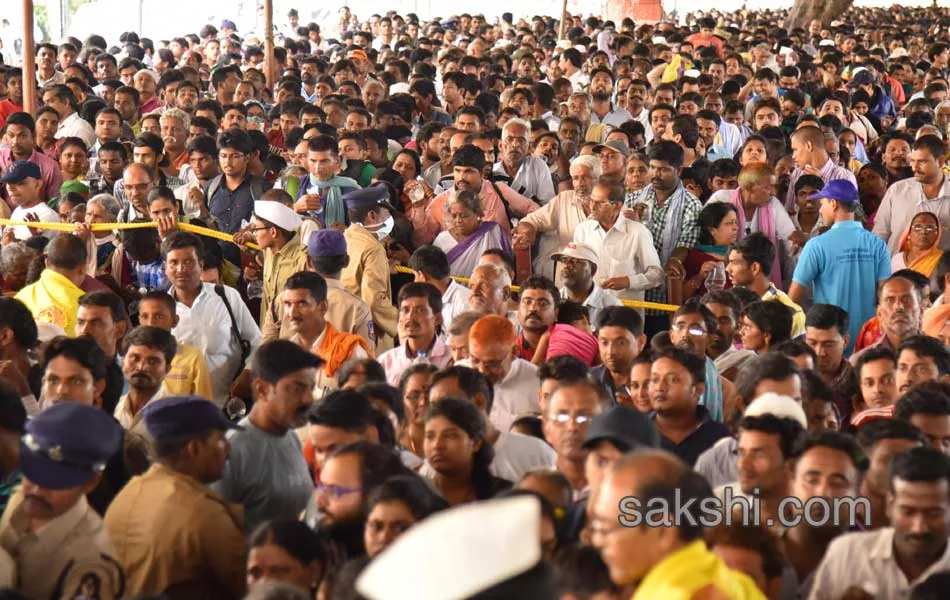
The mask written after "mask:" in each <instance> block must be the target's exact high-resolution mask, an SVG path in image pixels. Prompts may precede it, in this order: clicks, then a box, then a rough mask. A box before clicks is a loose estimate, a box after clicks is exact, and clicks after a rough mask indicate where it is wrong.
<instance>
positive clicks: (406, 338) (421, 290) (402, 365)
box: [379, 282, 452, 387]
mask: <svg viewBox="0 0 950 600" xmlns="http://www.w3.org/2000/svg"><path fill="white" fill-rule="evenodd" d="M398 302H399V321H398V323H397V328H398V330H399V339H400V341H402V344H400V345H399V346H397V347H395V348H393V349H391V350H387V351H386V352H384V353H383V354H381V355H380V356H379V364H381V365H383V368H384V369H385V370H386V380H387V381H389V383H390V385H394V386H397V387H398V386H399V380H400V379H401V378H402V373H403V371H405V370H406V369H407V368H408V367H409V366H410V365H412V364H413V363H416V362H428V363H432V364H433V365H435V366H437V367H438V368H440V369H442V368H445V367H447V366H449V364H450V363H451V362H452V353H451V351H450V350H449V347H448V345H447V344H446V343H445V340H444V339H443V337H442V335H441V332H442V293H441V292H439V290H438V288H436V287H435V286H434V285H432V284H429V283H420V282H412V283H408V284H406V285H404V286H403V287H402V289H400V290H399V298H398Z"/></svg>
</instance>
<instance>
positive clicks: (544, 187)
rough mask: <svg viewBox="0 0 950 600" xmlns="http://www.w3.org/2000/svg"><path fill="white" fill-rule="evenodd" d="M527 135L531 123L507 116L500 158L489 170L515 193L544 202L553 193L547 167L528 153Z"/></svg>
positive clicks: (529, 134) (502, 132)
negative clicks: (504, 181) (506, 182)
mask: <svg viewBox="0 0 950 600" xmlns="http://www.w3.org/2000/svg"><path fill="white" fill-rule="evenodd" d="M530 137H531V124H530V123H529V122H527V121H525V120H523V119H510V120H509V121H508V122H507V123H505V125H504V127H502V129H501V152H500V155H501V160H500V161H499V162H497V163H495V166H494V168H493V170H492V172H493V173H494V174H495V175H496V176H500V177H502V178H503V180H507V181H510V183H509V184H508V185H509V186H510V187H511V189H513V190H514V191H515V192H517V193H518V194H520V195H521V196H524V197H525V198H529V199H531V200H534V201H535V202H536V203H538V204H540V205H543V204H547V203H548V201H549V200H551V198H553V197H554V195H555V193H556V192H555V190H554V182H553V180H552V179H551V170H550V169H548V166H547V164H545V162H544V160H543V159H540V158H538V157H536V156H529V154H528V139H529V138H530Z"/></svg>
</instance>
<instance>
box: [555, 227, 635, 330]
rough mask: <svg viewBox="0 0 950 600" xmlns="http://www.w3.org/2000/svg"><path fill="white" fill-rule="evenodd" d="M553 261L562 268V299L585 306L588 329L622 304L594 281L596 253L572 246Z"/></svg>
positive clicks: (573, 243)
mask: <svg viewBox="0 0 950 600" xmlns="http://www.w3.org/2000/svg"><path fill="white" fill-rule="evenodd" d="M542 210H543V209H542ZM552 258H553V259H554V260H556V261H557V264H558V265H560V267H561V268H560V275H561V285H562V286H563V287H562V288H561V289H560V290H559V293H560V295H561V298H562V299H563V300H569V301H571V302H576V303H577V304H580V305H582V306H586V307H587V310H588V312H589V313H590V322H591V325H593V326H594V327H595V328H596V327H597V326H598V323H600V314H601V312H602V311H603V309H605V308H608V307H611V306H621V305H622V304H623V303H622V302H621V301H620V299H619V298H617V297H616V296H614V295H613V294H608V293H606V292H605V291H604V288H602V287H600V286H599V285H598V284H597V282H596V281H594V276H595V275H597V253H596V252H595V251H594V249H593V248H591V247H590V246H588V245H587V244H585V243H583V242H580V243H575V242H571V243H570V244H568V245H567V246H565V247H564V249H563V250H562V251H560V252H558V253H556V254H553V255H552Z"/></svg>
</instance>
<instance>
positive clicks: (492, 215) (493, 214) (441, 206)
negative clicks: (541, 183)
mask: <svg viewBox="0 0 950 600" xmlns="http://www.w3.org/2000/svg"><path fill="white" fill-rule="evenodd" d="M495 185H497V186H498V189H499V191H501V193H502V195H504V197H505V200H507V201H508V206H510V207H511V210H512V212H515V213H520V214H523V215H527V214H529V213H533V212H534V211H536V210H538V209H539V208H541V207H540V206H538V205H537V204H535V203H534V202H532V201H531V200H528V199H527V198H525V197H524V196H522V195H521V194H519V193H518V192H516V191H514V190H513V189H511V188H510V187H508V186H507V185H506V184H504V183H497V184H495ZM451 193H452V190H448V191H445V192H442V193H441V194H439V195H438V196H436V197H435V198H434V199H433V200H432V202H430V203H429V206H428V207H427V208H426V217H427V219H428V220H429V222H430V226H431V224H435V225H436V226H438V231H443V230H444V229H446V227H445V204H446V202H448V200H449V194H451ZM478 198H479V200H481V201H482V220H483V221H494V222H495V223H498V224H499V225H501V228H502V229H504V230H505V233H510V232H511V222H509V221H508V216H507V215H506V214H505V205H504V203H503V202H502V201H501V199H500V198H499V197H498V194H496V193H495V188H494V187H493V186H492V184H491V183H490V182H489V181H487V180H485V179H483V180H482V189H481V191H480V192H479V193H478Z"/></svg>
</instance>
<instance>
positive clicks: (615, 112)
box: [590, 104, 646, 137]
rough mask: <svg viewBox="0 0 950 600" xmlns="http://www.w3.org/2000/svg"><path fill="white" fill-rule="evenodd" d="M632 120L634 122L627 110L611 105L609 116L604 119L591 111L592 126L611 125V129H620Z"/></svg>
mask: <svg viewBox="0 0 950 600" xmlns="http://www.w3.org/2000/svg"><path fill="white" fill-rule="evenodd" d="M632 120H633V115H631V114H630V113H628V112H627V111H626V109H623V108H620V107H619V106H614V105H613V104H611V106H610V111H608V112H607V114H605V115H604V118H603V119H601V118H600V117H599V116H597V113H595V112H594V111H593V110H591V111H590V124H591V125H597V124H603V125H610V126H611V127H620V126H621V125H623V124H624V123H626V122H627V121H632ZM644 137H646V136H644Z"/></svg>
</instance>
